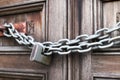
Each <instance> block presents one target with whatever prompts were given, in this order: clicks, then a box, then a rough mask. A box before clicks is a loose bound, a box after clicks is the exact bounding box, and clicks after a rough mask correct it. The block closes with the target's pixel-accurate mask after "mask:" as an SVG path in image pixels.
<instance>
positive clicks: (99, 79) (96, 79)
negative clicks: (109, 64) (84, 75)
mask: <svg viewBox="0 0 120 80" xmlns="http://www.w3.org/2000/svg"><path fill="white" fill-rule="evenodd" d="M95 80H119V79H109V78H95Z"/></svg>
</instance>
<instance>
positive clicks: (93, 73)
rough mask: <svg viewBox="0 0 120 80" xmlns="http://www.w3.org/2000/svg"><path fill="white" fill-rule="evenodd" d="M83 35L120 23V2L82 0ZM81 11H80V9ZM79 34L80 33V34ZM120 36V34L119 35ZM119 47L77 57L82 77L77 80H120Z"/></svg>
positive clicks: (115, 0)
mask: <svg viewBox="0 0 120 80" xmlns="http://www.w3.org/2000/svg"><path fill="white" fill-rule="evenodd" d="M81 2H82V10H81V11H82V12H81V13H82V14H81V16H80V17H81V21H79V22H81V28H80V31H79V32H81V34H85V33H86V34H93V33H94V32H95V31H96V30H98V29H101V28H104V27H107V28H111V27H112V25H115V24H116V23H117V22H118V21H120V0H82V1H81ZM79 10H80V9H79ZM79 32H78V33H79ZM117 34H119V33H117ZM119 49H120V48H119V45H118V47H114V48H108V49H103V50H96V51H93V52H89V53H87V54H82V55H81V56H79V57H78V56H76V57H77V58H78V59H77V61H79V63H78V62H77V63H76V64H75V65H78V64H79V65H78V66H79V68H80V70H79V69H78V68H74V69H78V70H79V71H77V73H76V74H78V75H81V76H80V77H79V78H75V80H78V79H81V80H120V50H119Z"/></svg>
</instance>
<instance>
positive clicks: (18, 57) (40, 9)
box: [0, 0, 48, 80]
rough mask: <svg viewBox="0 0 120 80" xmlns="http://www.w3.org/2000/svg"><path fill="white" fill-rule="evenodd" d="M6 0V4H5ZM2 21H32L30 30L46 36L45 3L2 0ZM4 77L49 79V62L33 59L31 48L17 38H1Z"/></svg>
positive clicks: (38, 38)
mask: <svg viewBox="0 0 120 80" xmlns="http://www.w3.org/2000/svg"><path fill="white" fill-rule="evenodd" d="M2 4H3V5H2ZM0 5H1V7H0V8H1V9H0V11H1V14H0V24H4V23H5V22H7V23H9V22H12V23H17V22H29V23H27V26H28V29H27V34H28V35H31V36H33V37H34V38H35V40H36V41H40V42H42V41H43V40H45V38H46V37H45V34H46V33H45V32H46V31H45V28H46V26H45V22H46V21H45V20H46V19H45V8H46V6H45V3H44V1H43V0H39V1H38V0H37V2H35V1H33V0H29V1H28V0H12V1H8V0H3V1H2V0H1V1H0ZM0 47H1V48H0V80H10V79H13V80H18V79H19V80H23V79H27V80H29V79H32V80H47V79H48V78H47V75H48V73H47V72H48V66H46V65H43V64H40V63H36V62H31V61H30V60H29V57H30V52H31V49H28V48H27V47H25V46H24V47H23V46H22V45H19V44H18V43H17V42H16V41H15V40H14V39H13V38H6V37H1V38H0Z"/></svg>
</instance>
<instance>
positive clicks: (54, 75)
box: [47, 0, 67, 80]
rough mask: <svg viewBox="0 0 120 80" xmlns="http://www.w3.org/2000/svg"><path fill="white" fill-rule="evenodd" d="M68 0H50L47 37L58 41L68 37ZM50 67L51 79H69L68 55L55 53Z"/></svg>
mask: <svg viewBox="0 0 120 80" xmlns="http://www.w3.org/2000/svg"><path fill="white" fill-rule="evenodd" d="M66 4H67V3H66V0H48V3H47V6H48V9H47V10H48V12H49V14H48V15H47V17H48V21H49V22H48V24H47V25H48V28H47V29H48V30H47V32H48V33H47V35H48V37H47V39H48V40H49V41H52V42H54V41H57V40H59V39H62V38H66V37H67V36H66V34H67V23H66V21H67V19H66V17H67V12H66V11H67V6H66ZM52 57H53V60H52V63H51V66H50V67H49V80H67V59H66V56H65V55H64V56H60V55H54V56H52Z"/></svg>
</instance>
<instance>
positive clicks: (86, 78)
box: [81, 0, 93, 80]
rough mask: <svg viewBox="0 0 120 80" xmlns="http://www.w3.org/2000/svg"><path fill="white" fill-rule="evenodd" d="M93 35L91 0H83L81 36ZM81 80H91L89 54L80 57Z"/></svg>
mask: <svg viewBox="0 0 120 80" xmlns="http://www.w3.org/2000/svg"><path fill="white" fill-rule="evenodd" d="M92 33H93V0H83V6H82V24H81V34H92ZM81 61H82V62H81V67H82V68H81V80H93V79H92V74H91V53H85V54H82V56H81Z"/></svg>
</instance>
